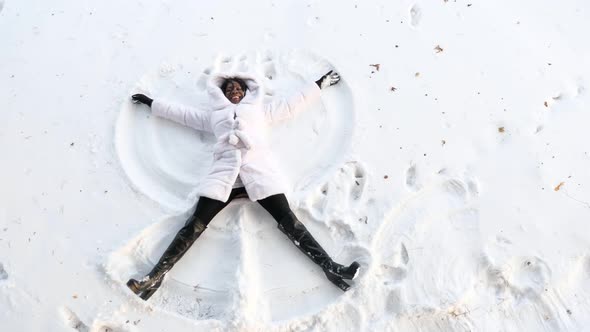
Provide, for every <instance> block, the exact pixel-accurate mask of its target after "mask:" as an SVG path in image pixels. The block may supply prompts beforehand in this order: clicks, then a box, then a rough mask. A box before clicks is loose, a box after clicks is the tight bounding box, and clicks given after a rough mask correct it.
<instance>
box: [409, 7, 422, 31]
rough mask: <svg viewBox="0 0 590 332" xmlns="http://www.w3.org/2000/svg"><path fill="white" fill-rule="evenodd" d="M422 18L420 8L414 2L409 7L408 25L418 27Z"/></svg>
mask: <svg viewBox="0 0 590 332" xmlns="http://www.w3.org/2000/svg"><path fill="white" fill-rule="evenodd" d="M421 20H422V8H420V6H419V5H418V4H414V5H413V6H412V7H411V8H410V25H411V26H412V27H413V28H416V27H418V25H419V24H420V21H421Z"/></svg>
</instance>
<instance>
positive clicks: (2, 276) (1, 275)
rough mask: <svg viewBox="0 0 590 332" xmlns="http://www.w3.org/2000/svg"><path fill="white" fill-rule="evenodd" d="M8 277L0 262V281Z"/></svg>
mask: <svg viewBox="0 0 590 332" xmlns="http://www.w3.org/2000/svg"><path fill="white" fill-rule="evenodd" d="M6 279H8V273H7V272H6V270H5V269H4V265H2V263H0V281H2V280H6Z"/></svg>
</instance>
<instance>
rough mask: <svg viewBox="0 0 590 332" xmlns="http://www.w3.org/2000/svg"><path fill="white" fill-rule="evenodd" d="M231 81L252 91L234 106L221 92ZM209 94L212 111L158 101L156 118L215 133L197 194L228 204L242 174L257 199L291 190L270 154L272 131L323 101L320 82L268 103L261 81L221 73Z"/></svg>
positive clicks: (210, 84) (213, 80) (252, 197)
mask: <svg viewBox="0 0 590 332" xmlns="http://www.w3.org/2000/svg"><path fill="white" fill-rule="evenodd" d="M231 77H237V78H240V79H242V80H244V82H245V83H246V85H247V87H248V88H247V91H246V92H245V93H246V95H245V96H244V98H243V99H242V100H241V101H240V103H238V104H232V103H231V102H230V101H229V100H228V99H227V98H226V97H225V95H224V94H223V91H221V88H220V87H221V85H222V84H223V82H224V81H225V80H226V79H227V78H231ZM207 91H208V93H209V97H210V109H207V110H201V109H195V108H192V107H186V106H181V105H174V104H169V103H167V102H165V101H162V100H158V99H155V100H154V101H153V103H152V112H153V113H154V114H155V115H157V116H160V117H163V118H167V119H170V120H173V121H175V122H178V123H180V124H183V125H185V126H189V127H192V128H195V129H198V130H203V131H207V132H212V133H213V134H214V135H215V137H216V138H217V142H216V144H215V147H214V158H213V163H212V165H211V168H210V170H209V174H208V175H207V176H206V177H205V178H204V179H203V180H202V182H201V183H200V184H199V185H198V187H197V189H196V191H195V193H196V194H197V195H199V196H205V197H209V198H212V199H216V200H219V201H223V202H225V201H227V199H228V198H229V194H230V192H231V190H232V186H233V184H234V183H235V181H236V179H237V177H238V175H239V177H240V179H241V181H242V183H243V184H244V187H245V189H246V191H247V192H248V196H249V198H250V200H252V201H257V200H259V199H263V198H266V197H268V196H271V195H275V194H280V193H285V192H287V190H288V189H289V185H288V182H287V181H286V179H285V178H284V177H283V176H282V174H281V172H280V170H279V167H278V166H277V163H276V161H275V160H274V159H273V157H272V155H271V153H270V149H269V143H271V142H269V141H268V138H267V131H268V127H269V125H271V124H272V123H273V122H276V121H280V120H284V119H287V118H290V117H292V116H293V115H295V114H296V113H297V112H298V111H300V110H301V109H303V108H305V106H306V104H307V103H309V102H310V101H312V100H314V99H315V98H317V97H319V94H320V89H319V88H318V86H317V84H315V83H313V82H312V83H310V84H308V85H306V86H305V87H304V88H303V90H302V91H300V92H299V93H296V94H294V95H292V96H290V97H289V98H286V99H282V98H279V99H276V100H273V101H272V102H271V103H266V104H265V103H264V102H263V97H264V91H263V87H262V86H261V85H260V80H258V79H257V78H256V77H254V76H251V75H248V74H243V73H234V74H218V75H215V76H213V77H212V78H211V79H210V80H209V82H208V83H207Z"/></svg>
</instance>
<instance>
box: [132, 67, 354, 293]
mask: <svg viewBox="0 0 590 332" xmlns="http://www.w3.org/2000/svg"><path fill="white" fill-rule="evenodd" d="M339 81H340V76H339V75H338V74H337V73H333V72H332V71H330V72H328V73H327V74H325V75H324V76H322V77H321V78H320V79H319V80H317V81H316V82H310V83H309V84H307V85H306V86H305V87H304V88H303V89H302V91H300V92H299V93H297V94H295V95H293V96H291V97H290V98H287V99H278V98H277V99H275V100H273V101H272V102H270V103H264V102H263V96H264V92H263V91H262V87H261V85H260V80H258V79H257V78H256V77H254V76H251V75H248V74H244V73H226V74H218V75H214V76H212V78H211V79H210V80H209V82H208V83H207V90H208V93H209V97H210V102H209V109H207V110H201V109H195V108H191V107H187V106H180V105H175V104H170V103H168V102H166V101H164V100H160V99H157V98H156V99H152V98H150V97H148V96H146V95H143V94H135V95H133V96H132V97H131V99H132V101H134V102H135V103H142V104H145V105H147V106H149V107H151V109H152V112H153V114H155V115H157V116H160V117H163V118H167V119H170V120H172V121H175V122H178V123H180V124H183V125H185V126H188V127H191V128H194V129H196V130H201V131H207V132H211V133H213V134H214V135H215V137H216V143H215V146H214V158H213V163H212V165H211V168H210V170H209V173H208V175H207V176H206V177H205V178H204V179H203V181H202V182H201V183H200V184H199V185H198V187H197V189H196V193H197V195H198V196H200V197H199V201H198V203H197V207H196V210H195V212H194V214H193V215H192V216H191V217H190V218H189V219H188V220H187V221H186V223H185V225H184V227H182V228H181V229H180V230H179V231H178V233H177V234H176V236H175V238H174V239H173V240H172V243H170V245H169V246H168V248H167V249H166V251H165V252H164V254H163V255H162V257H161V258H160V260H159V261H158V263H157V264H156V265H155V266H154V267H153V269H152V270H151V272H149V273H148V274H147V275H146V276H145V277H143V278H142V279H140V280H136V279H130V280H129V281H128V282H127V286H128V287H129V288H130V289H131V290H132V291H133V292H134V293H135V294H137V295H139V296H140V297H141V298H142V299H144V300H147V299H149V298H150V296H152V295H153V294H154V293H155V292H156V291H157V289H158V287H159V286H160V285H161V283H162V280H163V279H164V276H165V275H166V273H167V272H168V271H170V269H172V267H173V266H174V264H175V263H176V262H178V260H180V258H181V257H182V256H183V255H184V254H185V253H186V252H187V251H188V249H189V248H190V247H191V245H192V244H193V243H194V241H195V240H196V239H197V238H199V236H200V235H201V234H202V233H203V231H205V229H206V228H207V225H208V224H209V222H211V220H212V219H213V218H214V217H215V215H216V214H217V213H219V212H220V211H221V210H222V209H223V208H224V207H225V206H227V205H228V204H229V202H230V201H231V200H233V199H234V198H242V197H244V198H245V197H247V198H249V199H250V200H251V201H256V202H258V203H260V205H262V207H263V208H264V209H266V210H267V211H268V212H269V213H270V214H271V215H272V217H273V218H274V219H275V220H276V221H277V223H278V228H279V229H280V230H281V231H282V232H283V233H285V234H286V235H287V237H288V238H289V239H290V240H291V241H292V242H293V243H294V244H295V245H296V246H297V247H298V248H299V249H300V250H301V251H302V252H303V253H304V254H305V255H306V256H307V257H309V258H310V259H311V260H312V261H313V262H314V263H316V264H318V265H319V266H320V267H321V268H322V270H323V271H324V273H325V274H326V277H327V278H328V280H330V281H331V282H332V283H333V284H334V285H336V286H337V287H339V288H340V289H342V290H343V291H346V290H348V289H349V288H350V285H349V284H348V283H346V282H345V281H344V280H343V279H349V280H350V279H353V278H354V277H355V276H356V275H357V273H358V269H359V264H358V263H357V262H353V263H352V264H350V265H349V266H343V265H340V264H338V263H336V262H334V261H333V260H332V259H331V258H330V256H329V255H328V254H327V253H326V251H325V250H324V249H323V248H322V247H321V246H320V245H319V243H318V242H317V241H316V240H315V239H314V238H313V236H312V235H311V234H310V233H309V231H308V230H307V229H306V228H305V226H304V225H303V223H301V221H299V220H298V219H297V217H296V216H295V214H294V213H293V211H291V209H290V207H289V202H288V201H287V198H286V196H285V194H284V193H285V192H286V190H287V183H286V180H285V179H284V178H283V175H282V174H281V171H280V169H279V168H278V166H277V163H276V162H275V160H274V159H273V157H272V155H271V152H270V149H269V145H268V144H269V142H268V139H267V130H268V127H269V126H270V125H271V124H272V123H273V122H277V121H280V120H284V119H288V118H290V117H293V116H294V115H295V114H296V113H297V112H299V111H301V110H302V109H303V108H305V104H306V103H307V102H310V101H312V100H314V99H315V98H319V97H320V90H321V89H324V88H326V87H329V86H331V85H334V84H336V83H338V82H339Z"/></svg>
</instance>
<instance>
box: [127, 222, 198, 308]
mask: <svg viewBox="0 0 590 332" xmlns="http://www.w3.org/2000/svg"><path fill="white" fill-rule="evenodd" d="M205 228H207V225H205V223H203V222H202V221H201V220H199V219H198V218H196V217H195V216H192V217H191V218H189V219H188V220H187V221H186V223H185V225H184V227H182V228H181V229H180V231H178V233H177V234H176V237H174V240H172V243H170V245H169V246H168V248H167V249H166V251H164V253H163V254H162V257H160V260H159V261H158V263H157V264H156V265H155V266H154V268H153V269H152V271H151V272H150V273H148V274H147V275H146V276H145V277H143V278H142V279H141V280H135V279H129V281H128V282H127V287H129V288H130V289H131V290H132V291H133V292H134V293H135V294H137V295H139V297H141V298H142V299H143V300H147V299H149V298H150V297H151V296H152V295H153V294H154V293H155V292H156V291H157V290H158V287H160V285H161V284H162V279H164V276H165V275H166V273H168V271H170V269H172V267H173V266H174V264H176V262H178V260H180V258H181V257H182V256H183V255H184V254H185V253H186V252H187V251H188V249H189V248H190V247H191V245H192V244H193V242H195V240H196V239H197V238H198V237H199V236H200V235H201V234H202V233H203V231H204V230H205Z"/></svg>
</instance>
